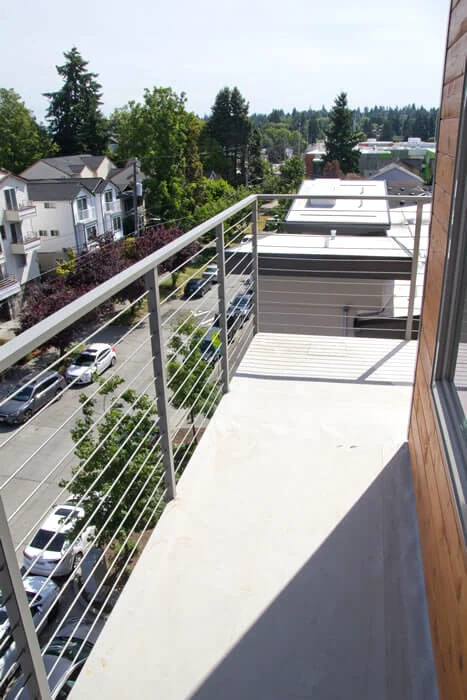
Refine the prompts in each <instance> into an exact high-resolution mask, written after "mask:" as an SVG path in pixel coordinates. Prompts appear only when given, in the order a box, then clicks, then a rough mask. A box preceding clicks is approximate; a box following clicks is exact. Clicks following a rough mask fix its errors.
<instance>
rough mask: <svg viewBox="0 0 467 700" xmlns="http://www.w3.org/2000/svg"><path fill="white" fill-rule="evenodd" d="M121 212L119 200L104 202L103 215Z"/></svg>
mask: <svg viewBox="0 0 467 700" xmlns="http://www.w3.org/2000/svg"><path fill="white" fill-rule="evenodd" d="M121 210H122V207H121V204H120V200H119V199H114V200H113V201H112V202H104V213H112V214H116V213H118V212H120V211H121Z"/></svg>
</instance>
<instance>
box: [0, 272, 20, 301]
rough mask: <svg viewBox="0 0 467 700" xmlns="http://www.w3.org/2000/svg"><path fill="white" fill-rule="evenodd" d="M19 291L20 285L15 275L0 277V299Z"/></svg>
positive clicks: (2, 299) (3, 299)
mask: <svg viewBox="0 0 467 700" xmlns="http://www.w3.org/2000/svg"><path fill="white" fill-rule="evenodd" d="M20 291H21V285H20V283H19V282H18V280H17V279H16V278H15V277H10V276H9V275H7V276H6V277H0V301H5V299H8V298H9V297H12V296H14V295H15V294H18V292H20Z"/></svg>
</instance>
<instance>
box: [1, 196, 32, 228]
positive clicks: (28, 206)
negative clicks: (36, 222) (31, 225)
mask: <svg viewBox="0 0 467 700" xmlns="http://www.w3.org/2000/svg"><path fill="white" fill-rule="evenodd" d="M36 213H37V209H36V205H35V204H34V202H30V201H23V202H18V205H17V207H16V208H14V209H6V210H5V218H6V220H7V221H8V223H10V224H19V223H20V222H21V221H23V219H25V218H27V217H29V216H36Z"/></svg>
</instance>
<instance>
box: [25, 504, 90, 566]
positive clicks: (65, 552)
mask: <svg viewBox="0 0 467 700" xmlns="http://www.w3.org/2000/svg"><path fill="white" fill-rule="evenodd" d="M81 518H84V510H83V509H82V508H78V507H77V506H74V505H73V504H70V503H65V504H64V505H60V506H55V507H54V509H53V510H52V512H51V513H50V514H49V515H48V516H47V518H46V519H45V520H44V522H43V523H42V525H41V527H40V529H39V530H38V531H37V532H36V534H35V535H34V537H33V539H32V541H31V544H30V545H28V546H27V547H26V549H25V550H24V552H23V554H24V567H25V569H26V571H27V572H28V573H32V574H39V575H44V576H48V575H49V574H53V576H66V575H68V574H70V573H71V572H72V571H74V569H76V567H77V566H78V565H79V563H80V561H81V559H82V558H83V556H84V554H85V553H86V551H87V550H88V549H89V548H90V542H91V541H92V540H93V538H94V535H95V527H93V526H87V527H85V528H84V529H83V530H82V532H81V533H80V535H79V536H78V538H77V539H75V540H73V543H70V541H69V540H68V539H67V534H68V533H69V532H70V531H71V530H72V529H73V528H74V527H75V525H76V522H77V520H80V519H81Z"/></svg>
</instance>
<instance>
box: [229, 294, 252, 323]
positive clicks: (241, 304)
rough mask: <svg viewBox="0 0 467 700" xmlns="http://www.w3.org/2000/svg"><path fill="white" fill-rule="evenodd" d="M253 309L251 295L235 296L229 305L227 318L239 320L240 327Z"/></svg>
mask: <svg viewBox="0 0 467 700" xmlns="http://www.w3.org/2000/svg"><path fill="white" fill-rule="evenodd" d="M252 309H253V302H252V297H251V294H237V296H236V297H235V298H234V300H233V301H232V303H231V304H230V306H229V308H228V311H227V316H228V317H229V316H233V317H234V318H236V319H238V320H239V323H240V325H241V326H243V324H244V323H245V321H247V320H248V318H249V317H250V314H251V312H252Z"/></svg>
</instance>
